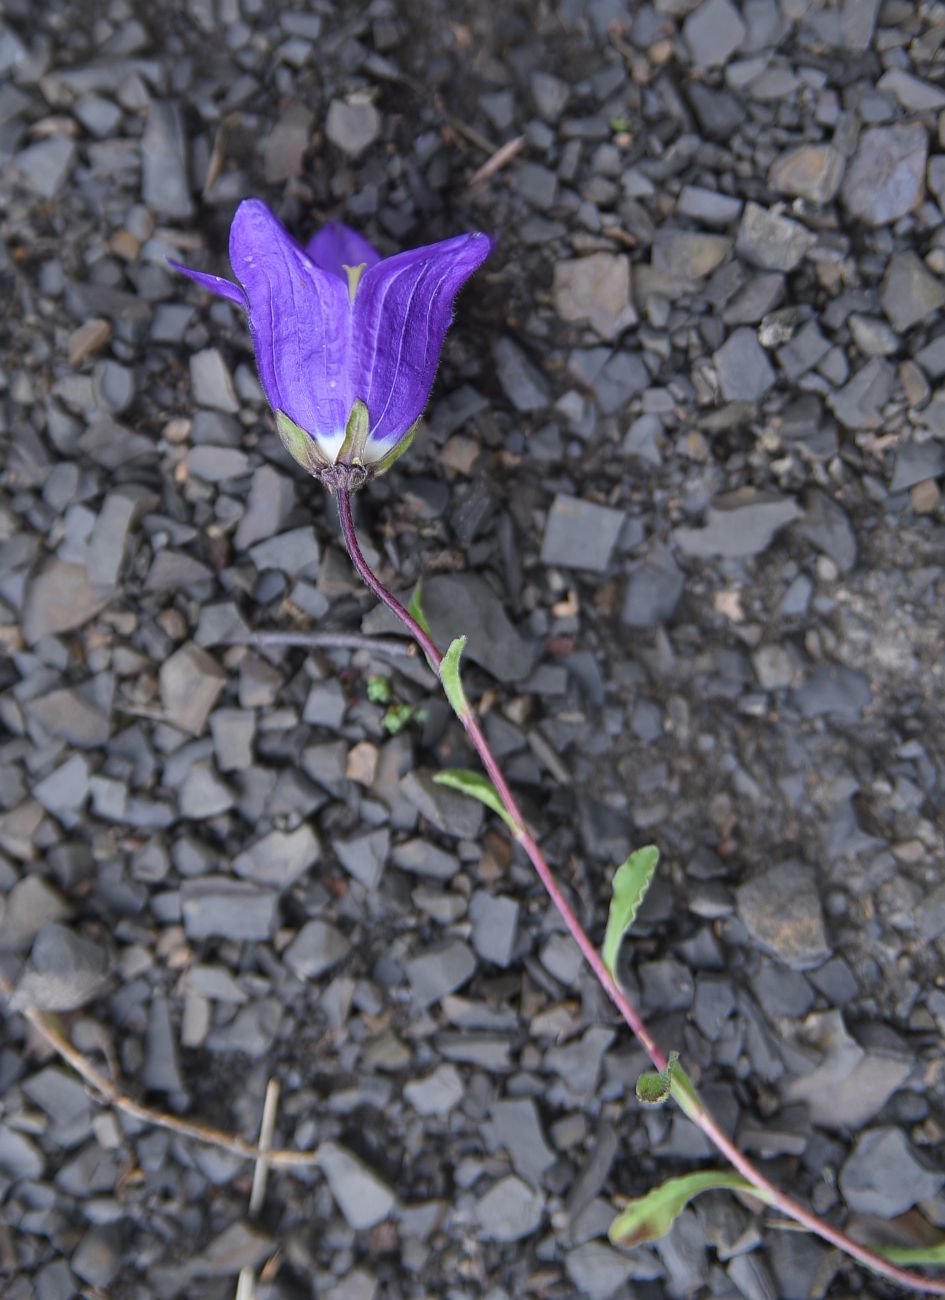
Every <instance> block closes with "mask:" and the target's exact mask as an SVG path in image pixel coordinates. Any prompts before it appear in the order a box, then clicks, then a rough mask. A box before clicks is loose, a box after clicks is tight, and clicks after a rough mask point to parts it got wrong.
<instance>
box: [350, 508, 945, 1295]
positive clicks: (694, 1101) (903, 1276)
mask: <svg viewBox="0 0 945 1300" xmlns="http://www.w3.org/2000/svg"><path fill="white" fill-rule="evenodd" d="M337 496H338V517H339V519H340V521H341V532H342V535H343V537H344V542H345V546H346V547H347V550H348V554H349V556H350V557H351V563H352V564H353V565H354V567H355V569H357V571H358V574H359V576H360V577H361V579H362V580H363V582H364V583H365V585H366V586H368V587H369V588H370V589H371V591H373V592H374V594H375V596H377V598H378V600H380V601H382V602H383V603H384V604H385V605H386V606H387V608H388V609H389V610H390V611H391V612H392V613H394V614H396V615H397V617H398V618H399V619H400V621H401V623H403V625H404V627H405V628H406V629H407V631H408V632H409V633H410V635H411V636H412V637H414V639H415V640H416V641H417V642H418V644H419V645H420V647H421V649H422V650H423V652H424V654H425V655H426V657H427V659H428V660H429V661H430V663H431V665H432V666H433V667H434V668H435V669H437V670H439V667H440V664H441V663H442V662H443V656H442V655H441V654H440V651H439V650H438V649H437V646H436V644H435V642H434V641H433V639H432V638H431V637H430V635H429V634H428V633H427V632H425V631H424V629H423V628H422V627H421V626H420V624H419V623H418V622H417V620H416V619H415V618H414V617H413V616H412V614H410V613H409V611H408V610H406V609H405V608H404V606H403V605H402V604H401V603H400V601H399V600H398V599H397V598H396V597H395V596H394V595H392V593H391V592H390V591H388V589H387V588H386V587H385V586H384V584H383V583H382V582H381V580H380V579H379V578H378V576H377V575H376V574H375V573H374V571H373V570H372V569H371V567H370V565H369V564H368V562H367V560H365V558H364V555H363V554H362V552H361V547H360V546H359V544H358V538H357V534H356V532H355V528H354V520H353V518H352V515H351V494H350V493H349V492H347V491H345V490H344V489H342V488H339V489H338V493H337ZM460 721H461V722H462V724H463V726H464V728H465V729H466V734H467V735H468V736H469V739H470V741H471V742H472V745H473V747H474V749H475V750H476V753H477V754H478V755H479V758H480V760H481V762H482V765H483V767H484V768H485V769H486V772H487V773H488V774H489V779H490V780H491V781H492V784H493V785H494V786H495V788H496V790H497V792H498V795H499V798H500V799H501V800H502V804H503V806H504V807H505V809H506V811H507V812H508V814H509V816H510V817H511V818H512V821H513V822H514V823H515V828H516V838H517V839H518V841H519V843H520V844H521V845H522V848H523V849H524V850H525V852H526V853H527V854H528V857H529V858H530V860H531V862H532V865H533V866H534V868H535V870H536V872H537V873H538V876H539V878H540V880H541V883H542V884H543V885H544V887H545V889H546V890H547V892H548V894H549V896H550V898H551V901H552V902H553V903H554V905H555V907H556V908H557V909H558V912H559V914H560V916H561V918H562V920H563V921H564V923H565V925H566V926H567V927H568V930H569V931H570V933H571V935H572V937H573V938H574V941H575V943H576V944H577V945H578V947H579V948H580V950H581V953H582V954H583V956H584V959H585V961H586V962H587V964H588V965H589V966H590V968H591V970H592V971H593V972H594V974H595V975H596V977H597V979H598V982H599V983H600V985H601V987H602V988H603V989H604V991H605V993H606V994H607V996H608V997H609V998H610V1000H611V1001H612V1002H613V1004H614V1006H616V1008H617V1010H618V1011H619V1012H620V1014H621V1016H622V1017H623V1019H624V1020H625V1021H626V1023H627V1025H628V1026H629V1027H630V1029H631V1030H632V1031H633V1033H634V1035H635V1036H636V1038H637V1039H638V1040H639V1042H640V1044H641V1045H642V1047H643V1049H644V1051H645V1052H646V1054H647V1056H648V1057H649V1058H650V1060H651V1061H652V1062H653V1065H654V1066H655V1067H656V1069H657V1070H665V1069H666V1057H665V1055H664V1054H663V1052H662V1051H661V1050H660V1048H659V1047H658V1046H657V1044H656V1042H655V1040H654V1038H653V1036H652V1035H651V1033H650V1031H649V1030H648V1029H647V1027H646V1025H645V1024H644V1023H643V1020H642V1019H641V1017H640V1014H639V1012H638V1011H637V1009H636V1008H635V1007H634V1006H633V1004H632V1003H631V1002H630V1001H629V999H628V998H627V996H626V994H625V993H624V992H623V990H622V989H621V988H620V987H619V985H618V984H617V983H616V982H615V981H614V980H613V978H612V977H611V974H610V972H609V971H608V969H607V967H606V966H605V965H604V961H603V959H602V957H601V956H600V953H599V952H598V951H597V948H596V947H595V946H594V944H593V943H592V942H591V940H590V939H589V937H588V935H587V933H586V931H585V930H584V928H583V926H582V925H581V923H580V921H579V920H578V919H577V917H576V916H575V914H574V910H573V908H572V907H571V904H570V903H569V902H568V900H567V898H566V897H565V895H564V893H563V892H562V890H561V887H560V886H559V885H558V882H557V881H556V880H555V878H554V875H553V874H552V871H551V868H550V867H549V866H548V863H547V862H546V861H545V859H544V857H543V856H542V852H541V849H540V848H539V847H538V845H537V843H536V842H535V840H534V839H533V837H532V836H531V835H530V834H529V832H528V830H527V828H526V826H525V819H524V818H523V816H522V814H521V812H520V811H519V807H518V804H517V803H516V802H515V797H514V795H513V794H512V792H511V790H510V789H509V786H508V783H507V781H506V780H505V777H504V776H503V775H502V771H501V769H500V768H499V765H498V763H497V762H496V760H495V756H494V755H493V753H492V751H491V749H490V748H489V742H488V741H487V740H486V737H485V735H484V734H483V731H482V728H481V727H480V726H479V723H478V722H477V720H476V718H475V717H474V715H473V713H472V710H471V709H470V710H468V711H467V713H466V714H465V716H463V717H461V718H460ZM683 1109H684V1111H685V1113H686V1114H687V1115H688V1116H689V1118H690V1119H691V1120H692V1122H693V1123H694V1124H696V1125H697V1126H698V1127H699V1128H700V1129H701V1130H702V1131H703V1133H705V1135H706V1137H707V1138H708V1139H709V1140H710V1142H712V1144H713V1145H714V1146H715V1147H716V1149H717V1150H718V1151H719V1152H721V1154H722V1155H724V1156H725V1158H726V1159H727V1160H728V1161H729V1163H730V1164H732V1165H733V1166H734V1167H735V1168H736V1169H737V1170H738V1172H739V1173H740V1174H741V1175H742V1177H743V1178H746V1179H747V1180H748V1181H749V1182H750V1183H752V1184H753V1185H754V1186H755V1187H757V1189H758V1191H759V1192H762V1193H763V1194H764V1199H765V1200H766V1201H767V1202H768V1203H769V1204H771V1205H773V1206H776V1207H777V1209H779V1210H780V1211H781V1212H782V1213H783V1214H785V1215H787V1216H788V1218H791V1219H793V1220H794V1221H795V1222H796V1223H800V1224H801V1225H802V1226H803V1227H805V1228H807V1229H808V1230H809V1231H810V1232H813V1233H816V1235H817V1236H818V1237H821V1238H822V1239H823V1240H824V1241H829V1242H830V1243H831V1245H833V1246H836V1247H837V1248H838V1249H839V1250H842V1251H843V1252H844V1253H845V1254H847V1255H850V1256H852V1258H853V1259H856V1260H858V1261H859V1262H860V1263H861V1264H864V1265H865V1266H866V1267H867V1268H870V1269H872V1270H873V1271H874V1272H876V1273H881V1274H882V1275H883V1276H884V1277H888V1278H890V1279H891V1280H892V1281H894V1282H898V1283H899V1285H900V1286H904V1287H908V1288H909V1289H910V1290H913V1291H924V1292H925V1293H926V1294H927V1295H943V1296H945V1281H942V1282H938V1281H935V1280H933V1279H930V1278H925V1277H922V1276H921V1275H920V1274H918V1273H910V1272H908V1271H907V1270H906V1269H902V1268H898V1267H897V1266H896V1265H895V1264H892V1263H890V1261H889V1260H887V1259H883V1257H882V1256H881V1255H877V1254H875V1252H873V1251H872V1250H869V1249H868V1248H867V1247H866V1246H861V1245H860V1244H859V1243H858V1242H856V1241H853V1240H852V1238H850V1237H848V1236H847V1235H846V1233H844V1232H841V1231H840V1229H839V1228H835V1227H833V1225H832V1224H829V1223H826V1222H825V1221H824V1220H823V1219H820V1218H818V1217H817V1215H816V1214H814V1213H813V1211H812V1210H808V1209H807V1208H806V1207H805V1206H803V1205H801V1204H800V1203H799V1202H798V1201H795V1200H793V1199H792V1198H791V1197H790V1196H788V1195H787V1194H786V1193H785V1192H782V1191H781V1190H780V1188H778V1187H776V1186H775V1185H774V1183H772V1182H770V1181H769V1180H768V1179H767V1178H766V1177H765V1176H764V1174H762V1173H761V1171H760V1170H758V1169H756V1168H755V1166H754V1165H753V1164H752V1163H751V1161H750V1160H749V1159H748V1158H747V1157H746V1156H744V1155H743V1154H742V1153H741V1151H739V1149H738V1147H736V1146H735V1144H734V1142H733V1141H732V1140H731V1138H729V1137H728V1136H727V1134H725V1133H723V1131H722V1130H721V1129H720V1128H719V1126H718V1124H717V1123H716V1121H715V1119H714V1118H713V1116H712V1115H711V1114H710V1113H709V1111H708V1110H707V1109H706V1108H705V1106H704V1105H703V1103H702V1101H701V1099H700V1098H698V1097H697V1096H692V1097H690V1098H689V1099H688V1101H687V1103H686V1104H685V1105H684V1106H683Z"/></svg>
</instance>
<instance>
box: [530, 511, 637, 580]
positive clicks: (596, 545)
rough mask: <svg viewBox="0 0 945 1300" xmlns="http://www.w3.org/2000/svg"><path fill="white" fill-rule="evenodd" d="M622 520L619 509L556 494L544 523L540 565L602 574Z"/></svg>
mask: <svg viewBox="0 0 945 1300" xmlns="http://www.w3.org/2000/svg"><path fill="white" fill-rule="evenodd" d="M625 518H626V516H625V515H624V514H623V512H622V511H620V510H611V509H610V508H609V507H608V506H600V505H597V504H596V503H595V502H593V501H581V500H580V499H579V498H577V497H571V496H565V495H564V494H563V493H559V494H558V495H557V496H556V497H555V499H554V501H553V502H552V506H551V509H550V510H549V512H548V518H547V521H546V523H545V532H544V536H543V538H542V544H541V559H542V563H543V564H560V565H562V566H565V567H569V568H577V569H591V570H593V571H594V572H596V573H602V572H603V571H604V569H606V568H607V565H608V563H609V561H610V557H611V554H612V552H613V549H614V546H615V544H616V542H617V538H618V537H619V536H620V530H621V529H622V528H623V525H624V521H625Z"/></svg>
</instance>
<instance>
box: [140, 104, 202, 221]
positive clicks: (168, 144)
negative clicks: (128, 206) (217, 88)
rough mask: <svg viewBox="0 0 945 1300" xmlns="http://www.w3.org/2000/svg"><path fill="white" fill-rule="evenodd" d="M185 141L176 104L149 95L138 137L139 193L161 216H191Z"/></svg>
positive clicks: (191, 202) (185, 137) (191, 204)
mask: <svg viewBox="0 0 945 1300" xmlns="http://www.w3.org/2000/svg"><path fill="white" fill-rule="evenodd" d="M186 141H187V135H186V133H185V130H184V124H183V120H182V117H181V111H180V107H179V106H178V105H177V104H176V103H172V102H171V101H169V100H160V99H152V100H151V104H150V107H149V108H148V116H147V121H146V122H145V127H144V134H143V136H142V137H141V194H142V198H143V199H144V201H145V203H146V204H147V205H148V207H149V208H152V209H153V210H154V211H155V212H157V213H159V214H160V215H161V216H163V217H171V218H174V219H183V220H186V219H188V218H189V217H191V216H193V212H194V204H193V200H192V198H191V196H190V181H189V178H188V175H187V155H186V147H187V146H186Z"/></svg>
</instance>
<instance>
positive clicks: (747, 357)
mask: <svg viewBox="0 0 945 1300" xmlns="http://www.w3.org/2000/svg"><path fill="white" fill-rule="evenodd" d="M712 360H713V362H714V363H715V369H716V372H717V374H718V377H719V387H720V388H721V390H722V396H723V397H724V398H725V400H726V401H727V402H757V401H759V400H760V399H761V398H762V397H764V395H765V393H766V392H767V391H768V389H769V388H771V387H772V385H773V384H774V379H775V375H774V370H773V369H772V368H771V363H770V362H769V360H768V356H767V353H766V352H765V350H764V348H763V347H762V346H761V344H760V343H759V342H758V335H757V333H756V332H755V331H754V330H753V329H749V328H748V327H747V326H745V327H743V328H742V329H737V330H733V332H732V333H731V334H730V335H729V336H728V338H727V339H726V340H725V342H724V343H723V344H722V346H721V347H720V348H719V350H718V351H717V352H716V353H714V355H713V357H712Z"/></svg>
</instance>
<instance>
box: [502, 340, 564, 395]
mask: <svg viewBox="0 0 945 1300" xmlns="http://www.w3.org/2000/svg"><path fill="white" fill-rule="evenodd" d="M492 355H493V359H494V360H495V367H496V373H497V375H498V379H499V383H500V384H501V385H502V390H503V392H504V393H505V395H506V397H507V398H508V399H509V401H510V402H511V403H512V405H513V406H514V407H515V409H516V410H517V411H524V412H527V411H541V410H544V408H545V407H546V406H549V405H550V404H551V385H550V384H549V383H548V380H547V379H546V378H545V376H544V375H543V374H542V373H541V371H540V370H538V369H537V368H536V367H535V366H534V365H533V364H532V362H531V361H529V359H528V357H527V356H526V355H525V353H524V352H523V351H522V349H521V348H520V347H519V345H518V344H517V343H514V342H513V341H512V339H510V338H501V339H497V340H496V342H495V343H494V344H493V345H492Z"/></svg>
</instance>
